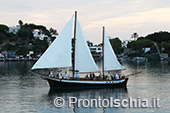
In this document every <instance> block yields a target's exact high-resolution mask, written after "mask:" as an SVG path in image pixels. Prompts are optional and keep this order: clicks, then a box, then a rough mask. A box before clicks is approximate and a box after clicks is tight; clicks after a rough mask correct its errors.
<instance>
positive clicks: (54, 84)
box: [46, 78, 128, 89]
mask: <svg viewBox="0 0 170 113" xmlns="http://www.w3.org/2000/svg"><path fill="white" fill-rule="evenodd" d="M46 80H47V81H48V83H49V85H50V88H57V89H70V88H76V89H77V88H79V89H81V88H116V87H126V86H127V81H128V78H125V79H123V80H121V81H102V82H100V81H94V83H92V82H93V81H91V82H90V83H88V82H87V81H85V82H84V81H76V82H75V81H72V82H67V81H68V80H66V81H62V80H61V81H56V80H53V79H50V78H46ZM113 82H117V83H113Z"/></svg>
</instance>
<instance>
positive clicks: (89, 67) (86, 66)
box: [75, 19, 99, 72]
mask: <svg viewBox="0 0 170 113" xmlns="http://www.w3.org/2000/svg"><path fill="white" fill-rule="evenodd" d="M75 70H78V71H79V72H99V70H98V68H97V66H96V64H95V62H94V59H93V57H92V55H91V52H90V49H89V47H88V46H87V42H86V40H85V37H84V34H83V31H82V29H81V26H80V22H79V20H78V19H77V23H76V42H75Z"/></svg>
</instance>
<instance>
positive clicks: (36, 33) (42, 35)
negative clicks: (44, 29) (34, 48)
mask: <svg viewBox="0 0 170 113" xmlns="http://www.w3.org/2000/svg"><path fill="white" fill-rule="evenodd" d="M32 33H33V36H34V37H35V38H39V39H40V40H44V38H47V41H48V43H51V38H50V37H48V36H47V35H45V34H42V33H41V31H40V30H39V29H35V30H33V32H32Z"/></svg>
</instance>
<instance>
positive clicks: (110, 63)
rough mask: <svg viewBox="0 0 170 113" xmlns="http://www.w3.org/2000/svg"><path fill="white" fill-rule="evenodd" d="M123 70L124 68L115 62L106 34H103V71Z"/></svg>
mask: <svg viewBox="0 0 170 113" xmlns="http://www.w3.org/2000/svg"><path fill="white" fill-rule="evenodd" d="M124 69H125V68H124V67H123V66H122V65H121V64H120V63H119V61H118V60H117V58H116V55H115V52H114V51H113V49H112V46H111V44H110V41H109V39H108V37H107V35H106V33H104V71H111V70H124Z"/></svg>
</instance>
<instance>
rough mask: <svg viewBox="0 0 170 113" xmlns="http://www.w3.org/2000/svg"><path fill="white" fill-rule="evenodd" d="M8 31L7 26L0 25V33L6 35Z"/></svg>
mask: <svg viewBox="0 0 170 113" xmlns="http://www.w3.org/2000/svg"><path fill="white" fill-rule="evenodd" d="M8 30H9V27H8V26H6V25H4V24H0V33H2V34H6V33H7V31H8Z"/></svg>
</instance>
